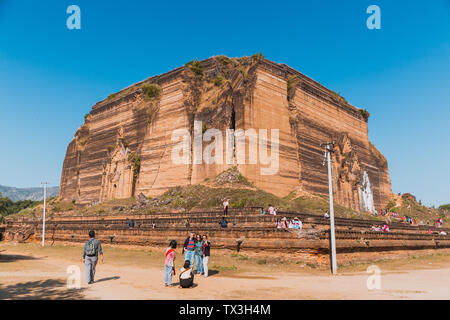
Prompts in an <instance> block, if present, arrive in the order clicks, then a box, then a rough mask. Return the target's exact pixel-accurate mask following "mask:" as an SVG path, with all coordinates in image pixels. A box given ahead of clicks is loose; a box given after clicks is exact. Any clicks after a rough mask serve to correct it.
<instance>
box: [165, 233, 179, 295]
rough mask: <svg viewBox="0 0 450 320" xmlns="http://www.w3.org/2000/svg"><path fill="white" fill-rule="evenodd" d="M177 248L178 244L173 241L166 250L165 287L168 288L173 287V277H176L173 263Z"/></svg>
mask: <svg viewBox="0 0 450 320" xmlns="http://www.w3.org/2000/svg"><path fill="white" fill-rule="evenodd" d="M176 247H177V242H176V241H175V240H171V241H170V244H169V247H168V248H167V249H166V258H165V260H164V285H165V286H166V287H167V286H169V287H171V286H172V276H174V275H175V267H174V265H173V262H174V261H175V248H176Z"/></svg>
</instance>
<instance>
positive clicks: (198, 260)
mask: <svg viewBox="0 0 450 320" xmlns="http://www.w3.org/2000/svg"><path fill="white" fill-rule="evenodd" d="M195 262H196V264H197V272H201V273H203V261H202V256H200V255H198V254H196V255H195ZM199 266H200V267H199Z"/></svg>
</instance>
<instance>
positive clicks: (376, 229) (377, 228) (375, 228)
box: [371, 225, 381, 231]
mask: <svg viewBox="0 0 450 320" xmlns="http://www.w3.org/2000/svg"><path fill="white" fill-rule="evenodd" d="M371 229H372V230H373V231H381V227H380V226H377V225H373V226H372V228H371Z"/></svg>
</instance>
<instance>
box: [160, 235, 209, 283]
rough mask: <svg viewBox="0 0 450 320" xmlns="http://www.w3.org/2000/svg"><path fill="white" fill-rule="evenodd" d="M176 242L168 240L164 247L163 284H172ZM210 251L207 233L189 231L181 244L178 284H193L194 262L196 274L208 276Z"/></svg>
mask: <svg viewBox="0 0 450 320" xmlns="http://www.w3.org/2000/svg"><path fill="white" fill-rule="evenodd" d="M176 247H177V242H176V241H175V240H172V241H170V244H169V247H168V248H167V249H166V258H165V261H164V285H165V286H172V276H174V275H175V267H174V261H175V248H176ZM210 252H211V242H210V241H209V240H208V236H207V235H200V234H197V235H196V234H194V233H193V232H191V233H190V234H189V236H188V237H187V238H186V240H185V241H184V244H183V250H182V252H181V253H182V254H185V255H184V264H183V267H182V268H181V270H180V286H181V287H182V288H189V287H192V286H193V285H194V267H195V263H196V274H197V275H203V276H204V277H205V278H207V277H208V262H209V257H210Z"/></svg>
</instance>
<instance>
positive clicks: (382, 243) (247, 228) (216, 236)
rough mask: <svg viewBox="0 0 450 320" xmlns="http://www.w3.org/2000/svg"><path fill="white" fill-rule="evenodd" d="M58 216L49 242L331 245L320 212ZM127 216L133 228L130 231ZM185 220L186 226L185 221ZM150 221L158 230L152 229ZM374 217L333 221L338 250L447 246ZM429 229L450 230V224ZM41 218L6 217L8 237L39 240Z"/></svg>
mask: <svg viewBox="0 0 450 320" xmlns="http://www.w3.org/2000/svg"><path fill="white" fill-rule="evenodd" d="M173 215H174V216H171V215H170V214H169V213H166V214H151V215H133V216H131V215H130V216H120V215H119V216H94V217H86V219H83V218H81V217H74V216H72V217H70V216H66V217H57V218H50V219H48V220H46V231H47V232H46V239H47V241H49V242H53V241H68V242H83V241H85V240H86V238H87V234H88V232H89V230H95V231H96V233H97V235H98V238H99V239H101V240H102V241H104V242H106V243H112V244H129V245H147V246H166V245H167V244H168V242H169V241H170V240H171V239H175V240H177V241H178V242H179V243H183V242H184V239H185V238H186V236H187V234H188V232H190V231H193V232H197V233H200V234H207V235H208V237H209V239H210V240H211V241H212V244H213V246H214V247H215V248H231V249H237V247H238V244H240V245H239V247H240V249H242V250H245V249H265V250H280V249H282V250H291V251H292V250H310V249H314V250H319V251H323V252H327V251H328V248H329V233H328V230H329V220H328V219H325V218H323V217H321V216H317V215H311V214H302V213H298V212H291V213H289V212H282V213H281V215H278V216H269V215H265V216H261V215H259V213H257V212H255V211H252V210H249V211H245V212H231V213H230V215H229V216H227V221H228V222H229V227H228V228H227V229H221V228H220V227H219V225H218V222H219V219H220V217H221V216H222V214H221V213H220V212H217V211H216V212H212V211H209V212H208V211H204V212H191V213H173ZM282 216H287V217H290V218H293V217H294V216H297V217H299V218H300V219H301V220H302V221H303V227H304V228H303V230H302V231H301V232H300V233H296V232H292V231H288V230H284V229H276V228H275V223H276V221H277V220H279V219H280V218H281V217H282ZM130 219H133V220H134V221H135V228H134V229H129V227H128V222H129V220H130ZM187 221H189V226H186V222H187ZM152 223H155V224H156V228H152ZM372 224H373V221H368V220H353V219H344V218H337V219H336V239H337V248H338V250H339V251H341V252H351V251H361V250H362V251H364V250H365V251H368V250H369V251H370V250H401V249H414V248H416V249H420V248H441V247H448V246H450V236H446V235H438V234H433V235H429V234H427V233H426V231H427V230H428V228H429V227H428V226H411V225H405V224H402V223H392V224H391V225H390V227H391V230H392V232H390V233H384V232H374V231H371V230H370V226H371V225H372ZM431 228H432V229H433V231H435V232H436V231H437V230H439V231H446V232H447V233H448V232H450V229H448V228H443V229H442V228H441V229H436V228H434V227H431ZM41 230H42V221H40V220H39V219H35V220H33V219H15V220H13V219H8V220H7V221H6V232H5V235H6V240H18V241H24V240H26V239H27V238H29V237H30V236H31V235H33V236H34V238H35V239H37V240H39V239H41V238H40V237H41Z"/></svg>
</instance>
